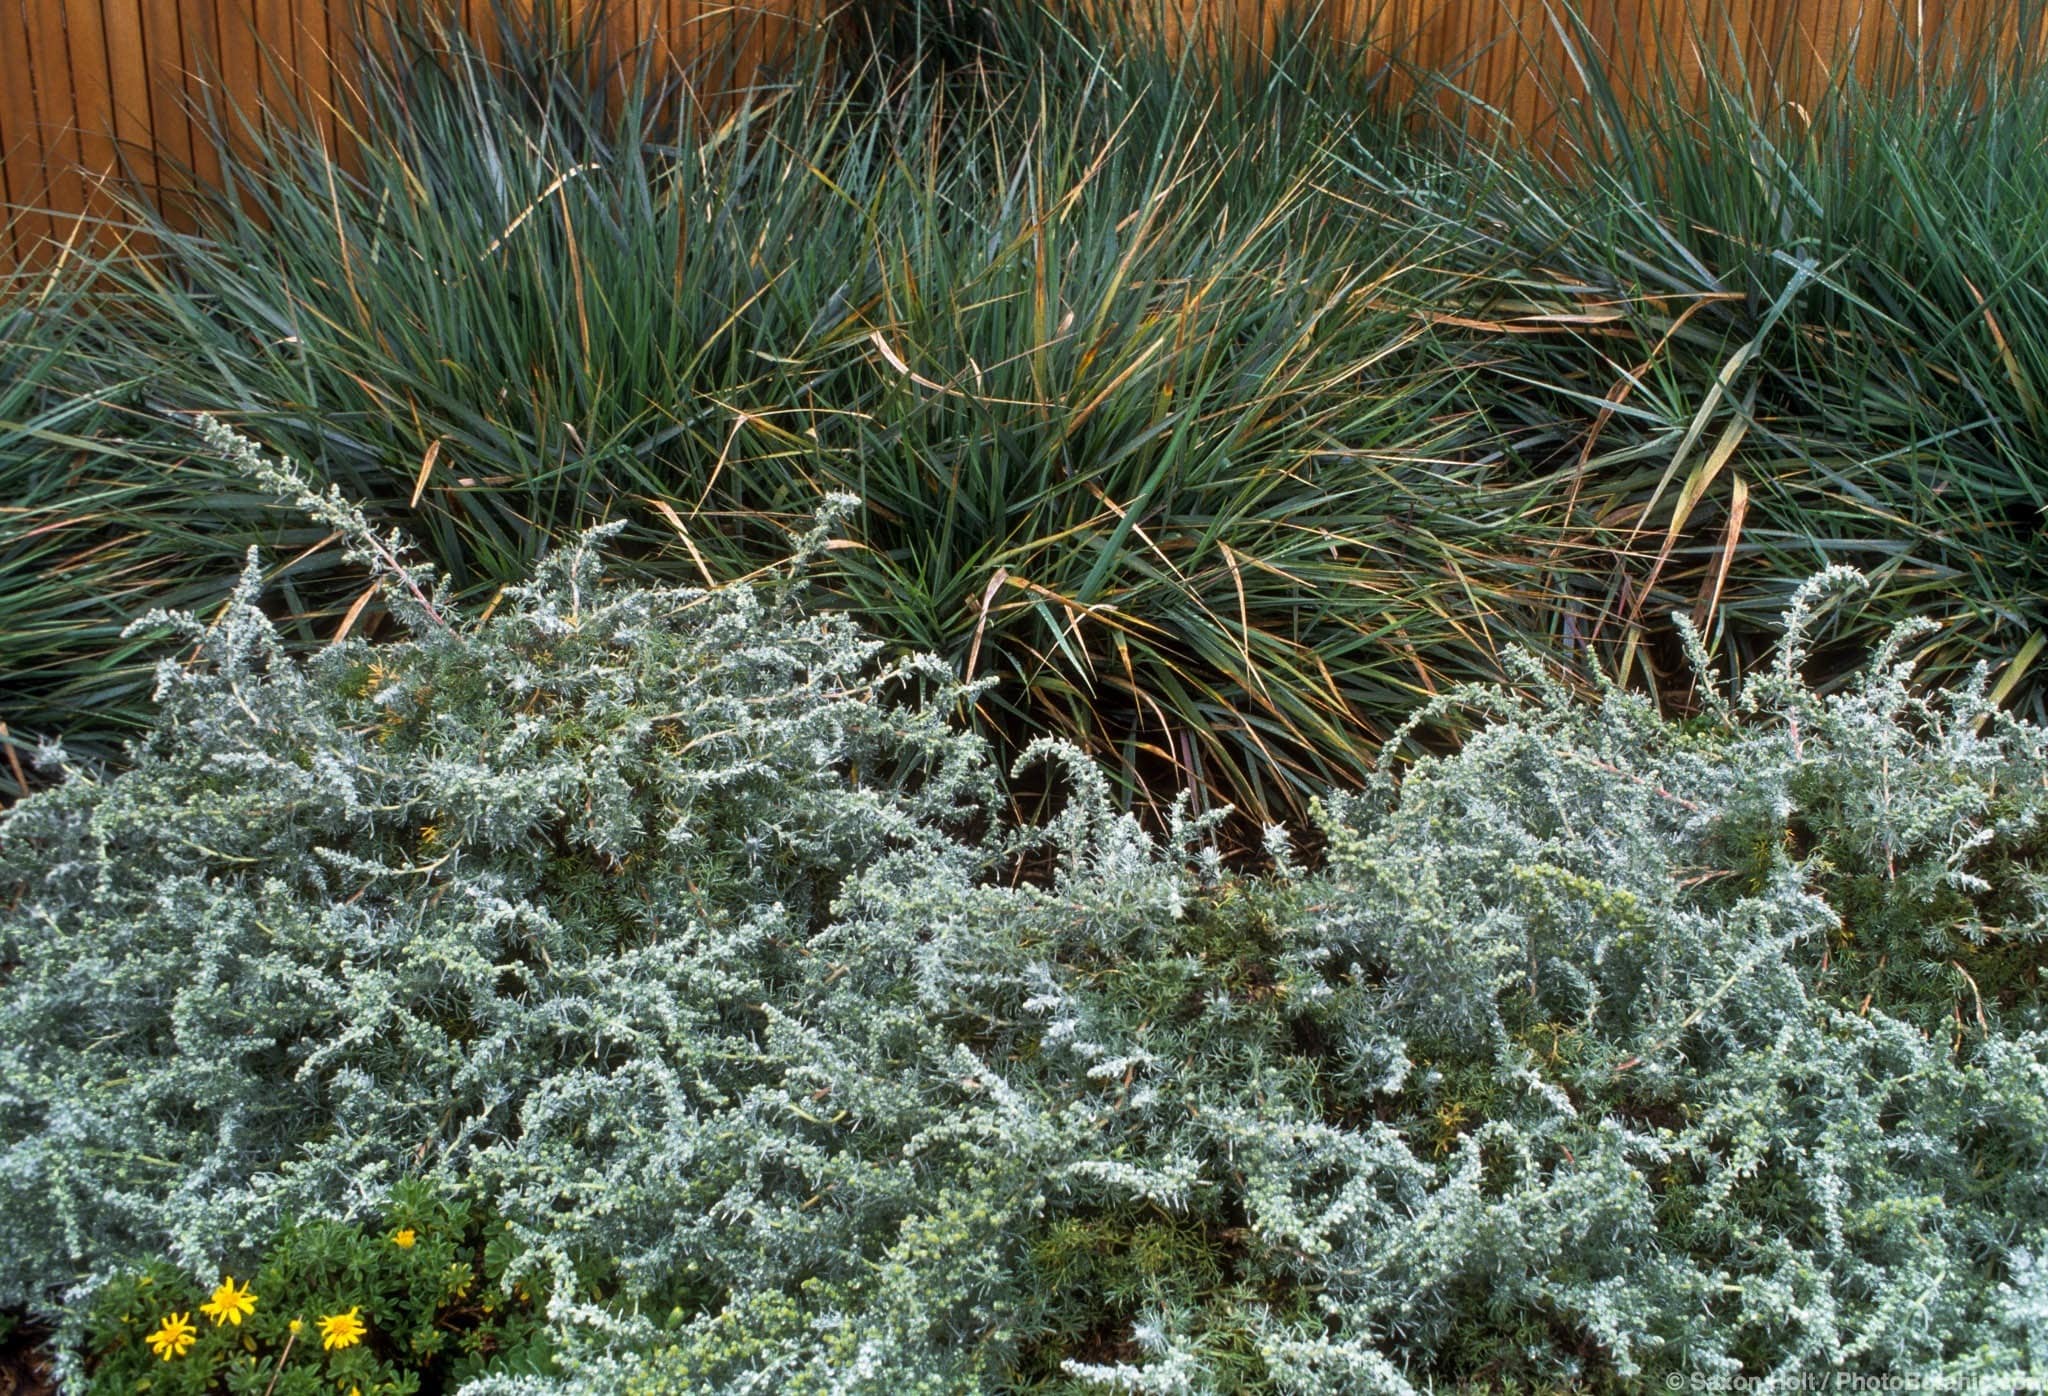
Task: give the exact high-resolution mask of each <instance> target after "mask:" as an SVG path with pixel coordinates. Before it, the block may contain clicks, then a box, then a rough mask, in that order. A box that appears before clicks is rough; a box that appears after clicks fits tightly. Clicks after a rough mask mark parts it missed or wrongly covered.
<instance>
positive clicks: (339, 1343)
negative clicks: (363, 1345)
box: [320, 1304, 368, 1351]
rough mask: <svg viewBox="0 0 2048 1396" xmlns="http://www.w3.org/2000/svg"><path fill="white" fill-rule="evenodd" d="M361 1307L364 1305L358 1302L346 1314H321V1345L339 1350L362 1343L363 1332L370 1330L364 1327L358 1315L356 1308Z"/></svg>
mask: <svg viewBox="0 0 2048 1396" xmlns="http://www.w3.org/2000/svg"><path fill="white" fill-rule="evenodd" d="M360 1308H362V1305H360V1304H358V1305H356V1306H355V1307H354V1308H352V1309H350V1310H349V1311H348V1312H347V1313H345V1314H323V1315H321V1317H320V1346H321V1347H323V1348H326V1349H329V1350H330V1351H339V1350H340V1349H342V1348H352V1347H354V1346H355V1345H356V1344H357V1343H360V1342H361V1341H362V1340H363V1334H364V1333H365V1332H366V1331H368V1330H366V1329H365V1328H364V1327H363V1321H362V1320H361V1319H359V1318H357V1317H356V1310H357V1309H360Z"/></svg>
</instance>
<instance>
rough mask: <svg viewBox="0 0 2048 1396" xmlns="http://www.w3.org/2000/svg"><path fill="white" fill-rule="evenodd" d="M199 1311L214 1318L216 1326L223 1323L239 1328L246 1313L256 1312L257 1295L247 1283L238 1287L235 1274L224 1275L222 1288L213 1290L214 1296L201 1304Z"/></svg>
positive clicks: (221, 1280) (221, 1281) (221, 1278)
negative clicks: (250, 1290) (252, 1292)
mask: <svg viewBox="0 0 2048 1396" xmlns="http://www.w3.org/2000/svg"><path fill="white" fill-rule="evenodd" d="M199 1312H200V1313H202V1314H205V1315H206V1316H207V1317H208V1318H210V1319H212V1320H213V1325H214V1327H216V1328H218V1327H219V1326H220V1325H221V1324H223V1323H232V1324H234V1325H235V1326H236V1327H237V1328H239V1327H241V1326H242V1319H243V1317H244V1316H245V1315H247V1314H252V1313H254V1312H256V1296H255V1295H253V1294H251V1293H250V1292H249V1287H248V1286H247V1285H242V1286H240V1287H237V1286H236V1284H235V1277H234V1276H233V1275H222V1276H221V1277H220V1288H219V1289H216V1290H215V1291H214V1292H213V1298H211V1299H209V1300H208V1301H207V1302H206V1303H204V1304H201V1305H200V1306H199Z"/></svg>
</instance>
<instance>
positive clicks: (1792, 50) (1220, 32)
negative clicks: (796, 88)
mask: <svg viewBox="0 0 2048 1396" xmlns="http://www.w3.org/2000/svg"><path fill="white" fill-rule="evenodd" d="M590 2H591V0H568V5H567V12H568V13H569V14H570V15H571V16H572V17H573V16H581V15H587V14H588V10H587V8H585V6H587V4H588V3H590ZM506 3H512V4H514V5H515V7H516V8H529V10H530V6H531V4H532V3H534V0H0V157H4V158H0V199H4V200H5V201H6V202H7V203H9V204H11V205H30V206H32V211H31V212H29V213H26V214H17V216H16V218H15V219H14V221H13V222H12V224H11V225H9V226H8V227H7V228H6V229H5V230H4V231H0V266H5V265H9V264H20V263H22V262H23V261H25V260H28V259H30V258H31V256H32V255H33V254H35V252H36V249H38V248H42V249H44V252H43V255H45V256H47V244H48V241H49V239H50V237H51V236H52V234H53V233H54V232H56V231H57V228H58V223H56V222H53V221H52V219H51V218H50V217H49V216H48V213H47V212H45V211H41V210H58V211H60V212H62V213H66V214H75V213H78V212H81V211H83V212H86V213H88V214H94V215H98V214H104V213H108V212H110V211H111V208H112V205H111V203H110V201H109V199H108V196H107V193H106V190H105V187H104V185H103V184H102V182H101V180H102V178H103V177H104V176H105V175H106V174H107V173H108V172H111V171H116V170H124V171H125V172H126V174H127V175H128V176H129V177H130V178H132V179H133V180H134V181H135V182H136V184H137V186H138V187H139V188H142V189H145V190H147V189H149V188H150V187H152V185H156V186H170V187H175V186H177V185H178V184H179V183H180V182H181V180H182V178H183V176H182V175H174V174H173V173H172V172H174V171H179V172H182V171H187V170H189V171H190V172H191V174H192V176H193V177H196V178H197V179H198V180H199V181H200V182H201V183H202V184H211V183H215V182H217V181H218V179H219V176H220V170H219V165H218V161H217V159H216V158H215V155H214V152H213V150H212V147H211V144H210V143H209V142H208V141H206V140H205V139H203V138H202V135H201V132H200V130H199V129H198V128H196V127H195V125H194V123H193V122H192V121H191V120H190V119H189V116H188V113H189V112H190V111H191V110H192V109H194V108H201V107H204V106H206V105H207V104H209V103H211V104H212V105H213V106H214V108H215V109H216V110H218V111H221V112H223V113H233V112H243V113H252V112H255V111H256V110H258V109H259V107H260V106H261V105H262V104H263V103H265V102H268V103H270V104H273V105H275V104H278V103H280V102H284V101H291V102H295V103H296V104H297V105H299V106H300V108H301V109H302V110H304V111H306V112H308V113H309V114H310V115H311V116H312V118H313V120H315V121H316V122H317V123H319V124H320V126H321V129H322V130H323V131H324V132H326V133H328V134H329V136H330V138H331V140H332V142H333V144H334V146H335V147H336V149H337V150H338V151H339V152H340V155H341V159H342V161H343V163H344V166H353V165H354V164H355V163H356V161H355V160H354V158H353V156H352V154H351V146H350V142H349V141H348V139H347V125H348V123H349V122H350V121H353V120H354V119H355V118H354V115H353V112H354V104H353V103H352V101H351V97H350V93H351V90H352V89H351V84H352V78H351V76H350V67H351V60H352V54H353V49H354V45H355V40H354V39H353V38H352V35H353V34H354V33H355V32H356V31H355V29H354V28H353V27H352V17H353V15H354V14H355V13H356V12H357V11H358V10H360V9H362V8H368V9H369V10H372V11H377V10H379V9H380V8H382V9H387V10H388V7H391V6H400V7H403V8H405V9H408V10H413V11H417V10H418V9H420V8H421V6H422V5H423V4H437V5H440V6H441V7H443V12H444V13H446V14H448V15H449V16H451V17H453V18H457V19H460V20H462V21H464V22H465V23H467V25H468V26H469V28H470V31H471V32H472V33H473V34H475V35H476V36H477V37H478V38H479V39H480V40H481V41H482V43H483V45H484V47H485V50H486V52H487V53H489V54H495V53H497V52H498V51H499V44H498V38H499V36H498V34H497V32H496V24H495V19H494V16H495V14H496V13H497V12H498V11H499V10H500V9H501V8H502V6H503V5H504V4H506ZM611 3H612V10H611V12H610V14H609V16H608V23H609V30H608V32H607V34H606V36H605V41H606V44H607V46H608V50H607V51H608V52H610V53H612V54H613V55H615V56H616V58H617V60H618V62H619V63H620V64H622V65H623V64H626V63H630V62H632V61H633V60H634V58H635V57H636V56H640V57H644V59H645V61H646V62H647V63H648V64H649V65H651V67H652V68H653V70H654V71H655V73H656V74H657V76H658V77H659V78H661V79H662V80H665V81H676V80H681V79H685V78H687V80H688V83H689V87H690V90H691V93H692V94H693V96H694V98H695V99H696V100H697V101H699V102H701V103H702V104H703V105H704V107H705V108H706V109H708V110H711V111H716V110H719V109H721V108H725V107H727V106H729V104H730V103H731V102H732V101H733V100H735V99H736V97H737V95H738V94H739V93H740V92H741V91H742V90H744V88H745V87H746V86H747V85H749V84H750V83H752V82H753V81H755V80H756V75H757V74H758V73H759V72H760V71H762V70H763V69H764V68H765V69H769V70H773V69H774V68H776V67H777V66H778V65H780V64H782V63H784V62H785V61H786V60H787V58H788V56H789V55H790V54H791V52H792V51H793V45H794V43H795V40H796V38H797V37H798V36H799V35H800V34H801V33H803V32H804V30H805V28H806V27H807V26H810V25H813V24H816V23H818V22H819V21H820V20H821V19H822V18H823V17H824V16H826V15H827V14H828V13H829V12H830V10H831V9H832V8H833V3H832V0H611ZM1063 3H1067V4H1070V5H1073V6H1076V7H1078V8H1083V9H1087V8H1094V9H1096V11H1097V12H1098V13H1106V12H1107V7H1111V6H1114V7H1115V13H1116V14H1117V15H1118V16H1119V17H1121V18H1125V19H1135V20H1137V21H1139V23H1138V27H1139V28H1140V29H1141V30H1147V31H1149V30H1152V29H1154V28H1156V29H1157V30H1158V32H1160V33H1162V34H1163V35H1164V36H1165V37H1166V38H1167V39H1169V40H1170V41H1171V42H1174V43H1176V44H1194V45H1197V46H1200V47H1202V48H1203V49H1205V50H1208V51H1212V52H1213V51H1215V50H1217V49H1218V48H1228V49H1231V50H1233V51H1235V52H1237V53H1238V54H1240V55H1241V56H1242V55H1253V54H1256V53H1258V52H1261V51H1270V50H1271V48H1272V47H1273V45H1275V44H1276V43H1278V42H1279V41H1280V39H1281V38H1282V36H1283V35H1284V34H1285V33H1287V32H1288V31H1289V29H1290V28H1291V27H1292V26H1294V25H1296V24H1298V23H1299V22H1300V21H1299V20H1298V19H1296V18H1293V16H1299V15H1302V14H1305V13H1307V11H1308V9H1315V8H1317V7H1315V6H1313V5H1311V4H1309V3H1308V0H1157V3H1156V4H1154V3H1151V0H1063ZM1290 6H1292V8H1290ZM1304 6H1306V7H1307V8H1304ZM2033 8H2034V10H2035V11H2039V10H2040V9H2041V7H2040V6H2035V7H2033ZM1576 12H1577V14H1578V15H1579V16H1581V22H1580V23H1577V24H1575V23H1573V22H1572V21H1570V20H1568V19H1567V18H1566V17H1565V16H1566V15H1567V13H1568V11H1567V9H1566V0H1321V5H1320V7H1319V9H1317V15H1316V19H1315V21H1314V22H1315V23H1318V24H1320V25H1322V26H1323V27H1324V28H1326V29H1327V30H1328V31H1329V32H1330V33H1332V34H1334V35H1336V36H1339V37H1342V38H1343V39H1345V40H1346V41H1348V42H1351V43H1354V44H1361V45H1366V46H1368V47H1369V49H1370V50H1371V51H1372V53H1373V54H1374V55H1377V56H1379V57H1380V58H1382V59H1385V60H1388V61H1393V60H1398V64H1397V66H1396V68H1395V70H1394V71H1395V80H1396V90H1397V91H1406V90H1408V88H1407V86H1406V84H1408V83H1409V82H1410V80H1411V79H1410V78H1409V77H1408V76H1407V74H1409V73H1425V74H1429V75H1433V80H1435V81H1438V82H1440V83H1441V84H1442V85H1443V88H1444V90H1445V96H1444V97H1443V99H1442V105H1441V109H1442V111H1443V113H1444V114H1445V115H1446V116H1447V117H1450V118H1452V119H1456V120H1462V121H1466V122H1468V123H1470V124H1471V129H1472V131H1473V134H1475V135H1477V136H1482V137H1484V136H1487V135H1489V134H1492V133H1493V130H1492V128H1495V127H1498V126H1500V125H1503V124H1504V125H1506V126H1509V127H1511V128H1512V130H1513V132H1514V134H1515V135H1516V136H1517V137H1518V138H1520V139H1523V140H1528V141H1533V142H1534V143H1536V144H1537V145H1538V146H1539V147H1550V148H1556V147H1557V146H1558V145H1559V143H1560V142H1559V136H1560V132H1561V130H1562V128H1563V125H1564V124H1565V122H1566V121H1568V120H1573V119H1584V114H1585V109H1584V103H1585V102H1586V100H1587V96H1588V94H1587V90H1586V84H1585V82H1584V81H1583V79H1582V76H1581V74H1580V71H1579V68H1578V65H1577V63H1575V62H1574V61H1573V58H1572V55H1573V54H1574V53H1579V54H1581V55H1582V56H1583V57H1584V58H1585V59H1587V60H1589V61H1592V62H1597V63H1600V64H1602V65H1604V66H1605V68H1606V71H1607V72H1608V73H1609V74H1610V75H1611V77H1612V78H1614V79H1615V80H1617V81H1621V82H1623V83H1624V84H1625V86H1626V87H1627V88H1630V89H1633V90H1637V91H1641V90H1643V89H1644V88H1645V87H1647V86H1648V85H1650V84H1653V83H1657V82H1660V81H1666V80H1668V81H1670V82H1672V83H1674V84H1675V85H1676V87H1677V89H1678V90H1679V91H1680V92H1681V93H1684V94H1687V95H1691V96H1695V97H1696V96H1697V95H1698V94H1699V92H1700V91H1701V90H1702V87H1703V84H1704V82H1705V78H1706V74H1707V73H1708V71H1709V70H1710V68H1713V69H1719V70H1720V71H1722V72H1725V73H1728V74H1730V75H1731V76H1733V75H1736V74H1746V75H1747V78H1746V83H1738V86H1746V87H1747V88H1748V89H1749V90H1750V91H1752V92H1753V93H1754V94H1756V96H1755V100H1756V101H1757V102H1758V103H1759V105H1760V106H1767V107H1769V108H1772V109H1774V110H1779V111H1785V110H1794V111H1796V108H1794V107H1793V106H1792V104H1794V103H1797V104H1800V105H1802V106H1804V107H1806V108H1808V109H1810V108H1811V104H1812V103H1813V101H1814V100H1815V98H1816V96H1817V95H1818V94H1819V93H1821V92H1822V91H1823V90H1824V88H1825V86H1826V84H1827V83H1828V82H1829V81H1830V80H1831V79H1839V78H1840V77H1842V76H1843V75H1845V74H1847V73H1849V72H1851V71H1855V72H1857V73H1860V74H1862V75H1865V76H1879V77H1882V78H1884V79H1885V80H1888V81H1895V82H1901V83H1924V82H1926V81H1928V80H1929V79H1931V78H1932V77H1933V76H1934V75H1935V74H1937V73H1938V72H1939V70H1940V69H1941V68H1942V67H1943V66H1945V65H1948V64H1952V63H1954V62H1955V61H1956V59H1957V57H1958V55H1960V54H1962V53H1964V52H1967V51H1969V50H1970V48H1971V47H1972V46H1973V45H1974V44H1975V43H1976V42H1978V41H1980V40H1981V39H1982V38H1983V37H1984V34H1983V30H1984V29H1985V27H1986V26H1987V25H1989V24H1990V23H1991V20H1990V19H1989V16H1991V15H1993V14H1994V13H1996V14H2001V15H2003V16H2005V18H2004V21H2003V23H2004V30H2003V32H2002V33H2001V35H2000V37H2001V39H2002V40H2003V41H2004V42H2005V44H2006V45H2007V46H2008V48H2009V49H2011V50H2013V51H2017V50H2019V49H2022V48H2023V49H2025V50H2026V51H2027V52H2028V53H2029V54H2031V55H2032V56H2033V58H2034V59H2035V60H2036V61H2048V23H2044V22H2042V20H2041V18H2040V16H2039V14H2038V13H2036V14H2034V15H2033V16H2032V20H2031V25H2030V27H2029V28H2028V29H2027V30H2026V31H2025V32H2022V30H2021V29H2020V22H2019V18H2018V16H2017V15H2016V13H2015V12H2014V10H2013V9H2012V7H2010V6H2008V5H2003V4H2001V3H2000V0H1577V11H1576ZM372 42H376V40H375V37H374V31H373V36H372ZM643 45H644V46H645V47H644V48H642V46H643ZM625 71H626V70H625V69H624V68H623V67H621V68H618V69H615V70H614V72H615V73H616V74H617V76H618V78H622V77H623V75H624V73H625ZM615 80H617V79H616V78H615ZM1457 93H1464V94H1469V95H1470V96H1471V97H1472V98H1476V99H1477V101H1478V102H1479V103H1480V104H1483V106H1482V107H1481V108H1480V109H1479V110H1478V111H1475V109H1474V108H1473V107H1472V106H1471V105H1469V104H1467V103H1466V102H1464V101H1463V100H1462V99H1461V98H1460V97H1458V96H1457V95H1455V94H1457ZM1487 110H1490V111H1491V112H1492V113H1494V114H1495V115H1491V116H1489V115H1486V114H1485V112H1486V111H1487ZM166 212H168V213H170V214H171V215H172V216H173V218H174V221H184V220H183V218H182V215H181V214H180V211H179V210H177V209H176V208H167V209H166ZM60 221H62V220H60Z"/></svg>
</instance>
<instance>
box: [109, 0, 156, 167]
mask: <svg viewBox="0 0 2048 1396" xmlns="http://www.w3.org/2000/svg"><path fill="white" fill-rule="evenodd" d="M100 21H101V33H102V34H103V35H104V38H105V47H106V55H107V86H108V89H109V103H108V105H109V109H110V111H109V114H110V115H111V116H112V118H113V128H114V144H115V158H116V161H117V169H118V170H119V171H120V173H121V177H122V178H123V179H125V180H128V181H132V183H133V184H135V185H139V186H140V187H141V189H142V190H145V191H148V190H153V189H154V188H155V186H156V182H157V168H156V128H155V127H154V126H153V125H152V124H151V121H150V110H149V60H148V58H147V56H146V55H145V54H144V51H143V41H142V9H141V7H140V5H139V4H138V3H137V0H101V5H100Z"/></svg>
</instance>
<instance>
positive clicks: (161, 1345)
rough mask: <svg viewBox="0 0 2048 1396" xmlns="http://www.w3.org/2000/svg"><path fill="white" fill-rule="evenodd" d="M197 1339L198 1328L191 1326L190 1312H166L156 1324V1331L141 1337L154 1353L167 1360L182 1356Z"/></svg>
mask: <svg viewBox="0 0 2048 1396" xmlns="http://www.w3.org/2000/svg"><path fill="white" fill-rule="evenodd" d="M198 1340H199V1330H198V1329H197V1328H194V1327H193V1326H192V1315H191V1314H190V1313H182V1314H166V1315H164V1318H163V1321H162V1322H161V1323H159V1324H158V1325H157V1326H156V1331H154V1332H152V1333H150V1334H148V1335H147V1336H146V1337H144V1338H143V1341H144V1342H145V1343H148V1344H149V1345H150V1347H151V1348H152V1349H154V1350H155V1352H156V1355H157V1356H158V1357H161V1358H162V1359H163V1360H164V1361H166V1362H168V1361H170V1360H171V1359H172V1358H173V1357H183V1356H184V1355H185V1354H186V1353H187V1352H189V1351H191V1349H192V1344H193V1343H195V1342H197V1341H198Z"/></svg>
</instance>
